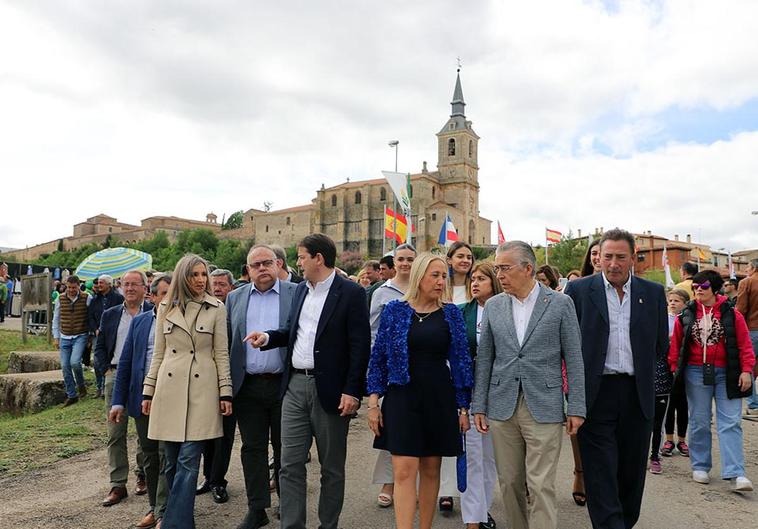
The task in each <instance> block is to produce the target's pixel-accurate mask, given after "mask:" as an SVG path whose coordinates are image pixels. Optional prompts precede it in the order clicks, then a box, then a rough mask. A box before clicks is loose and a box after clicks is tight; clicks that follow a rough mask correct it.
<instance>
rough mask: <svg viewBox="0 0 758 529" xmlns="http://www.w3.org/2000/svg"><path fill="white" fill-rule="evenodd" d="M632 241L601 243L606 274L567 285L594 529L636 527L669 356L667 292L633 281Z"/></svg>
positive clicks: (619, 238) (611, 238) (617, 235)
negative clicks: (658, 390) (578, 358)
mask: <svg viewBox="0 0 758 529" xmlns="http://www.w3.org/2000/svg"><path fill="white" fill-rule="evenodd" d="M634 257H635V243H634V236H633V235H632V234H631V233H629V232H627V231H624V230H620V229H614V230H610V231H608V232H606V233H604V234H603V237H602V238H601V239H600V264H601V268H602V273H601V274H596V275H594V276H590V277H586V278H583V279H579V280H577V281H573V282H571V283H569V286H568V288H567V289H566V294H567V295H569V296H570V297H571V298H572V299H573V300H574V305H575V307H576V313H577V316H578V318H579V326H580V328H581V331H582V355H583V357H584V372H585V377H584V379H585V388H586V393H587V399H586V402H587V420H586V421H585V423H584V425H583V426H582V427H581V428H580V429H579V433H578V439H579V449H580V451H581V454H582V462H583V463H584V480H585V485H586V487H587V507H588V510H589V514H590V519H591V520H592V526H593V527H594V528H598V529H628V528H630V527H633V526H634V525H635V524H636V523H637V519H638V518H639V514H640V505H641V503H642V493H643V490H644V486H645V472H646V467H647V453H648V450H649V447H650V435H651V433H652V429H653V415H654V408H655V386H654V383H655V364H656V359H657V358H658V357H660V356H662V355H665V354H667V353H668V314H667V311H666V296H665V293H664V290H663V287H662V286H661V285H659V284H657V283H652V282H650V281H646V280H644V279H640V278H638V277H634V275H633V274H632V267H633V265H634V260H635V259H634Z"/></svg>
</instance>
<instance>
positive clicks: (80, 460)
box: [0, 407, 758, 529]
mask: <svg viewBox="0 0 758 529" xmlns="http://www.w3.org/2000/svg"><path fill="white" fill-rule="evenodd" d="M362 411H365V407H364V408H362ZM743 427H744V431H745V458H746V461H747V474H748V477H750V478H752V479H753V481H755V482H756V485H758V422H751V421H743ZM371 440H372V438H371V434H370V432H369V430H368V428H367V427H366V424H365V419H364V417H363V416H362V415H361V417H359V419H357V420H355V421H353V424H352V426H351V429H350V439H349V454H348V465H347V484H346V500H345V506H344V509H343V514H342V518H341V523H340V525H341V526H342V527H343V528H345V529H348V528H361V529H369V528H390V527H393V526H394V524H393V516H392V509H380V508H379V507H377V506H376V504H375V499H376V494H377V493H378V487H377V486H374V485H372V484H371V471H372V469H373V465H374V451H373V450H372V449H371V448H370V447H371ZM132 443H133V440H132ZM132 448H133V444H132ZM717 450H718V444H717V443H714V461H715V462H716V465H717V466H716V468H714V471H713V472H712V475H713V476H718V463H717V462H718V453H717ZM312 452H313V454H314V461H313V462H312V463H311V464H310V465H309V483H308V494H309V499H308V501H309V514H308V516H309V518H308V525H309V527H316V526H317V525H318V520H317V517H316V510H315V509H316V504H317V496H318V463H317V461H316V459H317V457H316V449H315V447H314V448H313V449H312ZM131 453H133V452H131ZM663 465H664V466H663V469H664V473H663V474H661V475H657V476H653V475H651V474H648V479H647V485H646V489H645V499H644V503H643V506H642V518H641V520H640V522H639V524H638V525H637V527H638V528H640V529H663V528H666V529H681V528H686V529H706V528H711V527H756V518H757V517H758V492H753V493H747V494H736V493H733V492H730V490H729V486H728V484H727V483H726V482H723V481H721V480H719V479H714V480H713V481H712V483H711V484H710V485H707V486H704V485H699V484H696V483H694V482H693V481H692V480H691V479H690V469H689V460H688V459H686V458H683V457H681V456H674V457H672V458H668V459H667V458H664V459H663ZM107 468H108V466H107V457H106V452H105V449H101V450H96V451H94V452H90V453H88V454H83V455H80V456H77V457H74V458H71V459H68V460H65V461H61V462H59V463H56V464H55V465H52V466H50V467H48V468H45V469H43V470H39V471H35V472H31V473H29V474H26V475H22V476H16V477H13V478H5V479H0V520H2V523H0V526H2V528H3V529H8V528H16V527H18V528H24V529H32V528H45V529H47V528H52V527H55V528H56V529H82V528H89V527H92V528H98V529H107V528H126V527H132V526H133V524H134V523H136V522H137V521H138V520H139V519H140V517H141V515H142V514H143V513H144V511H145V510H146V507H147V501H146V497H144V496H143V497H137V496H133V495H130V496H129V497H128V498H127V499H126V500H125V501H124V502H122V503H121V504H119V505H116V506H113V507H109V508H106V507H101V506H100V501H101V499H102V498H103V497H104V496H105V495H106V493H107V492H108V477H107ZM572 470H573V464H572V458H571V447H570V444H569V442H568V440H567V439H565V440H564V443H563V450H562V453H561V459H560V464H559V468H558V479H557V483H558V490H559V493H558V503H559V505H558V507H559V520H560V523H559V527H560V528H561V529H585V528H590V527H591V525H590V522H589V518H588V516H587V511H586V509H585V508H581V507H577V506H576V505H575V504H574V503H573V501H572V499H571V495H570V492H571V484H572ZM228 479H229V482H230V484H229V488H228V490H229V493H230V496H231V499H230V501H229V502H228V503H226V504H223V505H216V504H215V503H213V501H212V500H211V497H210V495H209V494H206V495H203V496H200V497H199V498H198V500H197V507H196V513H197V527H198V529H211V528H214V529H215V528H219V529H220V528H231V529H233V528H235V527H236V525H237V524H238V523H239V522H240V521H241V519H242V517H243V516H244V514H245V501H244V483H243V480H242V470H241V465H240V462H239V439H238V440H237V442H236V443H235V451H234V454H233V456H232V465H231V468H230V471H229V475H228ZM133 485H134V484H133V482H130V483H129V488H130V490H131V488H132V487H133ZM274 501H275V502H276V500H274ZM492 514H493V516H494V517H495V519H496V520H497V522H498V527H500V528H501V529H506V527H507V523H506V522H505V515H504V512H503V506H502V501H501V500H500V499H499V497H498V494H497V493H496V499H495V504H494V505H493V508H492ZM278 526H279V524H278V521H277V520H275V519H273V518H272V523H271V524H270V525H269V526H268V527H271V528H272V529H275V528H277V527H278ZM434 527H436V528H453V527H456V528H460V527H463V524H462V522H461V520H460V511H459V510H458V508H457V501H456V511H455V512H454V513H453V514H452V515H451V516H445V517H443V516H439V515H438V516H437V518H436V519H435V522H434Z"/></svg>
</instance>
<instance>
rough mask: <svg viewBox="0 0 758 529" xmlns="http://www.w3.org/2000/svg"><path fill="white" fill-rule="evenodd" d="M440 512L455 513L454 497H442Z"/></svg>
mask: <svg viewBox="0 0 758 529" xmlns="http://www.w3.org/2000/svg"><path fill="white" fill-rule="evenodd" d="M439 508H440V512H453V497H452V496H442V497H441V498H440V500H439Z"/></svg>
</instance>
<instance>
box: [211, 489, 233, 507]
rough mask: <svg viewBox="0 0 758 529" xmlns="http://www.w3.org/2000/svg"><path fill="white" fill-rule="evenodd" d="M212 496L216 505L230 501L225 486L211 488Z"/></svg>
mask: <svg viewBox="0 0 758 529" xmlns="http://www.w3.org/2000/svg"><path fill="white" fill-rule="evenodd" d="M211 494H212V495H213V501H215V502H216V503H226V502H228V501H229V493H228V492H226V487H225V486H224V485H215V486H213V487H211Z"/></svg>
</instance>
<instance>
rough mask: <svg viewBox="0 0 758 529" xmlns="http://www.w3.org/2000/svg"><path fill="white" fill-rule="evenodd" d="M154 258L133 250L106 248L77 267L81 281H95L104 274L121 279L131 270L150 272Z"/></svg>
mask: <svg viewBox="0 0 758 529" xmlns="http://www.w3.org/2000/svg"><path fill="white" fill-rule="evenodd" d="M152 266H153V256H152V255H150V254H149V253H145V252H140V251H139V250H134V249H133V248H106V249H105V250H100V251H99V252H95V253H93V254H92V255H90V256H88V257H87V258H86V259H85V260H84V261H82V262H81V264H79V266H77V267H76V270H75V271H74V274H76V275H77V276H79V278H80V279H95V278H97V277H99V276H101V275H103V274H108V275H109V276H112V277H114V278H115V277H121V276H122V275H124V274H125V273H126V272H128V271H129V270H148V269H150V268H151V267H152Z"/></svg>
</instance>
